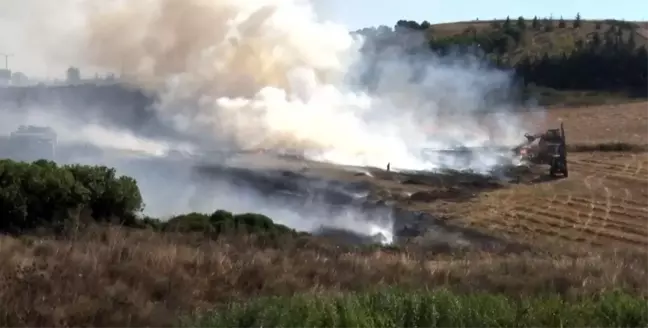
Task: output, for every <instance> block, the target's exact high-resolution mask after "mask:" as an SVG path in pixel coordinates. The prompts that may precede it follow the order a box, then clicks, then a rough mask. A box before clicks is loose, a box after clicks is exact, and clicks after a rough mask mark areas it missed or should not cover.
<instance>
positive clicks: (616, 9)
mask: <svg viewBox="0 0 648 328" xmlns="http://www.w3.org/2000/svg"><path fill="white" fill-rule="evenodd" d="M325 1H327V2H329V3H330V4H328V5H327V7H328V8H326V9H325V10H326V16H327V17H330V18H331V19H334V20H339V21H341V22H343V23H344V24H346V25H348V26H349V27H350V28H351V29H354V30H355V29H359V28H363V27H367V26H376V25H381V24H384V25H387V26H393V25H394V24H395V23H396V21H398V20H399V19H407V20H415V21H423V20H427V21H429V22H430V23H432V24H434V23H441V22H453V21H462V20H473V19H475V18H479V19H480V20H489V19H493V18H505V17H506V16H507V15H508V16H511V17H518V16H520V15H522V16H525V17H533V16H535V15H537V16H539V17H540V16H549V15H553V16H554V17H555V18H559V17H560V16H561V15H562V16H564V17H565V18H571V17H574V16H576V13H578V12H580V13H581V16H582V17H583V18H584V19H596V18H615V19H625V20H648V1H646V0H616V1H601V0H541V1H529V0H527V1H523V0H489V1H479V0H448V1H439V0H390V1H387V0H325Z"/></svg>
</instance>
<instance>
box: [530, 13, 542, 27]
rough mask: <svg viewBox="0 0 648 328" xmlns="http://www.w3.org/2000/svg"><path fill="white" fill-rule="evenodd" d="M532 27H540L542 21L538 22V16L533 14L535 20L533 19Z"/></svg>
mask: <svg viewBox="0 0 648 328" xmlns="http://www.w3.org/2000/svg"><path fill="white" fill-rule="evenodd" d="M531 27H532V28H533V29H537V28H538V27H540V22H538V16H533V21H531Z"/></svg>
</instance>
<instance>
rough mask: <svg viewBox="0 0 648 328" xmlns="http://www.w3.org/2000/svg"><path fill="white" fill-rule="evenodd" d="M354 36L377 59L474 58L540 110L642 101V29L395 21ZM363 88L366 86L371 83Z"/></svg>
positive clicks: (615, 23)
mask: <svg viewBox="0 0 648 328" xmlns="http://www.w3.org/2000/svg"><path fill="white" fill-rule="evenodd" d="M356 33H357V34H359V35H362V36H363V37H364V38H365V39H366V40H367V42H366V43H365V47H364V49H363V51H365V52H367V53H369V54H375V55H377V56H375V57H376V58H380V56H379V54H381V53H383V52H387V53H389V52H393V51H394V49H400V53H401V56H402V57H411V60H425V59H423V58H429V57H427V55H426V53H427V54H430V53H433V54H436V55H437V56H440V57H457V56H461V55H470V56H476V57H477V58H479V59H480V60H481V61H483V62H485V63H490V64H491V65H492V66H494V67H497V68H500V69H504V70H509V71H511V72H512V73H514V76H515V78H514V82H515V83H514V84H516V85H517V86H518V87H519V90H520V94H521V95H522V97H521V99H522V100H523V101H528V100H538V101H539V102H540V103H541V105H567V104H568V105H583V104H600V103H610V102H614V103H618V102H619V100H622V102H623V101H628V100H629V99H637V98H642V99H645V98H646V97H648V50H647V46H648V39H647V38H646V36H648V24H646V23H645V22H624V21H619V20H613V19H605V20H600V21H593V20H583V19H580V17H579V18H578V19H574V20H563V19H557V20H556V19H549V18H533V19H532V20H529V19H525V18H523V17H519V18H507V19H504V20H491V21H480V20H475V21H470V22H457V23H447V24H437V25H431V24H430V23H429V22H427V21H424V22H421V23H419V22H415V21H411V20H399V21H397V22H396V24H395V26H394V27H393V28H390V27H387V26H380V27H378V28H365V29H362V30H359V31H357V32H356ZM373 66H379V65H378V63H375V64H374V65H373ZM369 75H371V74H369ZM419 75H421V74H419ZM413 79H416V77H413ZM364 82H365V83H367V84H369V85H370V84H371V79H368V80H366V81H364ZM611 99H614V100H612V101H611Z"/></svg>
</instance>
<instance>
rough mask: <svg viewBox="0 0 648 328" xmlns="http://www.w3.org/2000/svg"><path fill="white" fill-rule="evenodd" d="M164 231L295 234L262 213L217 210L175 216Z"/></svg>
mask: <svg viewBox="0 0 648 328" xmlns="http://www.w3.org/2000/svg"><path fill="white" fill-rule="evenodd" d="M164 230H165V231H175V232H205V233H213V234H214V235H216V236H218V235H232V234H256V235H269V236H281V235H291V234H294V235H296V232H295V231H294V230H293V229H290V228H288V227H286V226H284V225H281V224H277V223H274V222H273V221H272V219H270V218H268V217H267V216H265V215H262V214H255V213H243V214H236V215H234V214H232V213H231V212H228V211H224V210H217V211H216V212H214V213H212V214H211V215H208V214H203V213H196V212H192V213H189V214H183V215H178V216H175V217H173V218H171V219H169V221H167V222H166V224H165V227H164Z"/></svg>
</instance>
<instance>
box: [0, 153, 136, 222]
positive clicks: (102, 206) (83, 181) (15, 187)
mask: <svg viewBox="0 0 648 328" xmlns="http://www.w3.org/2000/svg"><path fill="white" fill-rule="evenodd" d="M143 208H144V203H143V201H142V195H141V194H140V191H139V188H138V187H137V183H136V181H135V179H133V178H130V177H127V176H117V174H116V171H115V169H112V168H108V167H105V166H87V165H65V166H59V165H57V164H56V163H54V162H51V161H46V160H39V161H35V162H33V163H25V162H15V161H11V160H0V215H1V217H0V232H10V233H21V232H25V231H28V230H32V229H36V228H39V227H56V226H60V225H62V224H63V223H64V222H65V221H66V220H68V219H69V218H70V217H71V216H73V214H72V212H75V211H78V210H81V209H85V210H89V211H90V212H91V216H92V217H93V219H94V220H96V221H108V220H113V219H115V218H118V220H120V221H121V223H125V224H127V225H130V224H133V223H134V221H135V218H136V216H137V215H138V213H139V212H141V210H142V209H143Z"/></svg>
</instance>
